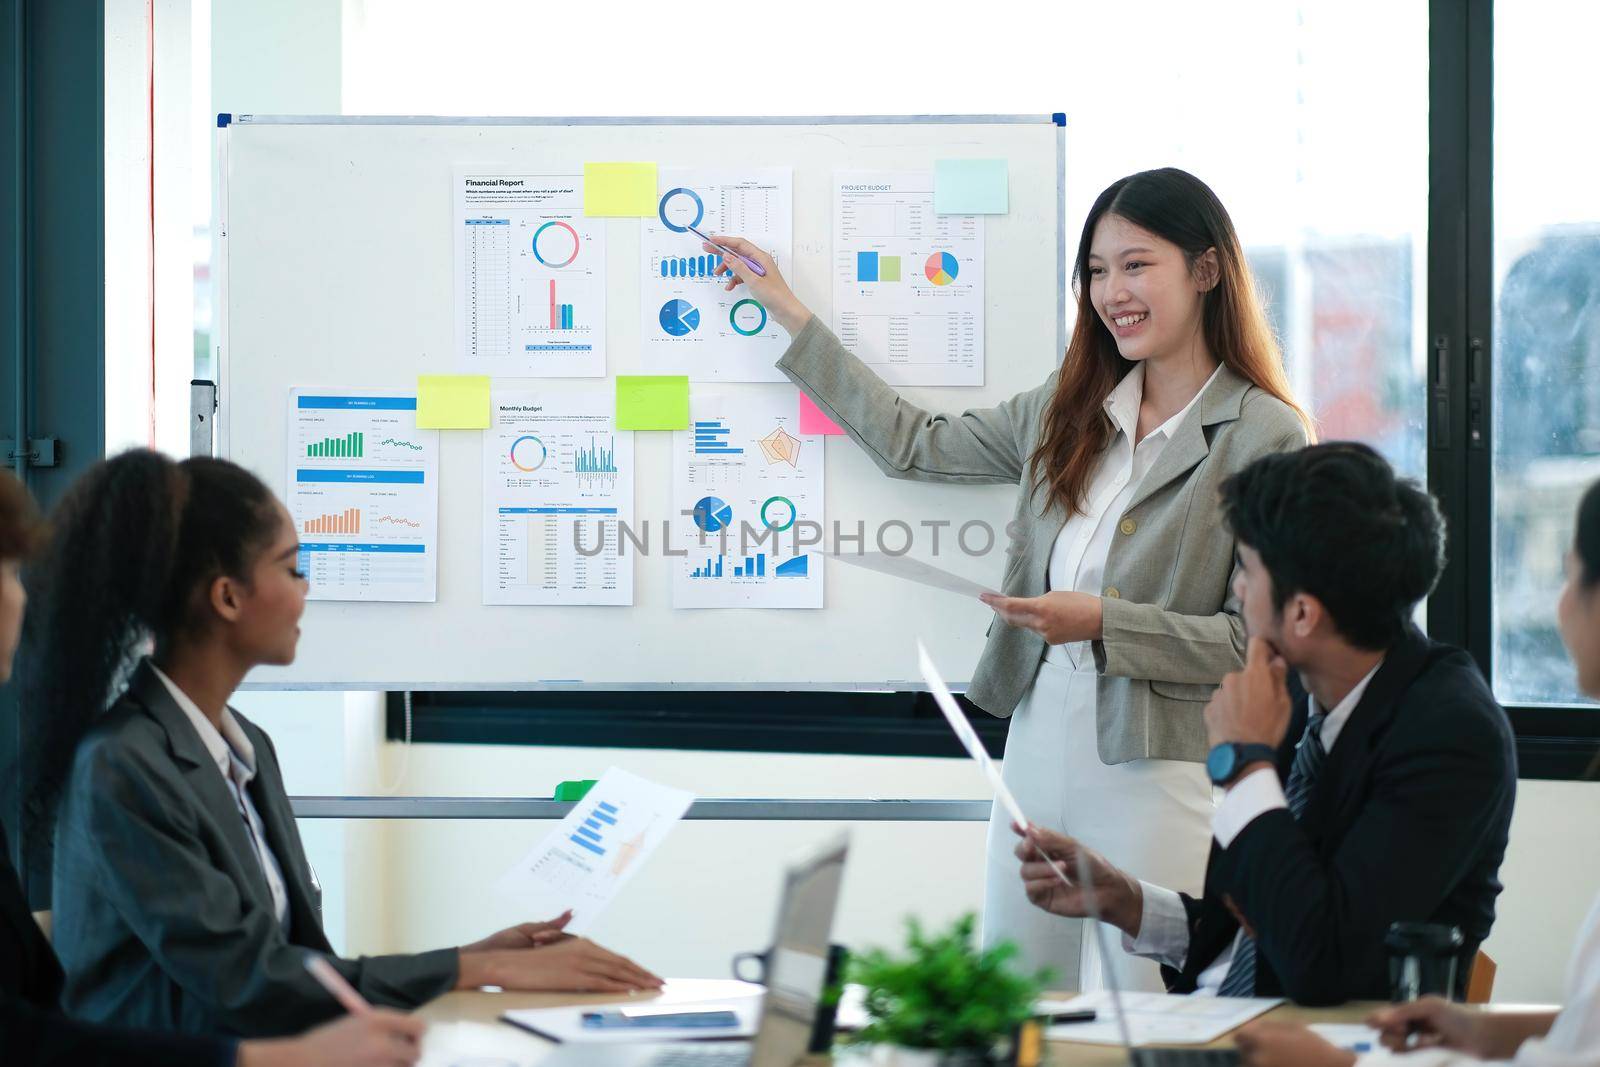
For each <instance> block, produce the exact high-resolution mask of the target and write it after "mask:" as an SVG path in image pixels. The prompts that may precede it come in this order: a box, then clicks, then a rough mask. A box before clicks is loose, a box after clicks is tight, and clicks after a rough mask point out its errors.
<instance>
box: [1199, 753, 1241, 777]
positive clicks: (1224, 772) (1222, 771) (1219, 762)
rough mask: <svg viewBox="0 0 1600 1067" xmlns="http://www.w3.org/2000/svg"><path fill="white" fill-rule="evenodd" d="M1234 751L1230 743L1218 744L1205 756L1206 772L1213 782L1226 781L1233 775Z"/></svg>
mask: <svg viewBox="0 0 1600 1067" xmlns="http://www.w3.org/2000/svg"><path fill="white" fill-rule="evenodd" d="M1235 756H1236V753H1235V752H1234V750H1233V746H1232V745H1218V746H1217V747H1216V748H1214V749H1212V750H1211V754H1210V755H1209V756H1207V757H1206V773H1207V774H1208V775H1210V776H1211V780H1212V781H1213V782H1226V781H1227V780H1228V779H1229V778H1232V777H1233V764H1234V759H1235Z"/></svg>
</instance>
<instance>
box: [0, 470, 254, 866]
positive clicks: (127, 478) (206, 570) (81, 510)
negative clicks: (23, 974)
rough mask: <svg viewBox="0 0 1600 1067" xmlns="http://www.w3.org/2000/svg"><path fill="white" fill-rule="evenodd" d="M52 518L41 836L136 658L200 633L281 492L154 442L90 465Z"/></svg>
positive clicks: (29, 808) (34, 739) (42, 687)
mask: <svg viewBox="0 0 1600 1067" xmlns="http://www.w3.org/2000/svg"><path fill="white" fill-rule="evenodd" d="M52 520H53V521H52V526H53V529H54V534H53V536H52V538H51V540H50V543H49V546H48V548H47V549H46V551H45V553H44V556H43V558H42V559H41V560H40V563H39V565H38V566H37V567H36V568H34V569H33V571H32V573H31V574H30V576H29V578H30V581H29V583H28V584H29V585H30V587H31V588H30V592H31V593H32V594H33V602H34V603H35V604H37V605H38V609H37V610H36V611H34V612H33V613H32V614H31V615H30V616H29V618H28V621H27V625H26V628H25V633H26V639H27V641H28V644H29V647H30V649H32V650H33V652H32V662H31V664H30V668H29V670H28V671H27V672H26V676H25V678H24V679H23V698H22V707H23V713H24V715H25V716H26V717H27V719H28V723H27V728H26V729H25V730H24V731H23V736H24V738H25V739H27V740H28V741H30V742H31V744H30V745H29V749H30V751H28V752H27V753H25V760H26V762H25V763H24V765H25V766H27V767H29V768H30V770H31V771H32V774H33V781H32V784H31V788H29V790H28V791H27V800H26V804H25V814H26V816H27V822H28V825H29V827H30V829H31V831H32V832H31V833H30V834H28V835H27V836H29V837H30V838H31V839H32V840H33V841H34V842H35V844H36V845H41V846H42V845H43V844H44V842H45V841H47V840H48V836H49V835H48V832H47V828H48V827H49V826H50V825H51V823H52V821H53V816H54V810H55V804H56V801H57V799H58V798H59V796H60V793H61V789H62V787H63V786H64V785H65V784H66V778H67V776H68V774H69V773H70V771H71V767H72V758H73V754H74V752H75V751H76V750H77V747H78V743H79V741H81V740H82V738H83V736H84V735H85V733H87V732H88V730H89V729H90V727H91V726H92V725H93V724H94V722H95V720H96V719H97V718H99V717H100V716H101V715H102V714H104V713H105V711H106V710H107V708H109V707H110V705H111V704H112V703H113V702H114V701H115V699H116V698H117V696H118V695H119V694H120V691H121V689H122V686H123V685H124V683H125V682H126V676H127V673H128V670H129V668H131V667H132V666H133V664H134V663H135V662H136V661H137V657H138V655H139V654H141V653H142V652H144V651H146V650H147V649H148V648H149V646H150V643H151V642H154V646H155V648H156V649H161V648H164V647H166V646H167V645H168V644H169V643H170V642H171V641H172V639H173V638H174V637H178V636H183V635H187V634H193V633H197V632H200V631H202V630H203V629H204V628H205V626H206V625H207V622H208V617H207V615H206V614H205V608H206V590H207V589H208V588H209V586H210V584H211V582H212V581H213V580H214V579H216V578H218V577H220V576H222V575H227V576H229V577H232V578H236V579H238V580H240V581H246V582H247V581H248V579H249V575H250V570H251V567H252V566H253V564H254V563H255V561H256V559H257V557H258V556H259V555H260V553H261V552H262V551H263V550H265V549H266V548H267V547H268V546H269V545H270V543H271V541H272V538H273V536H274V535H275V534H276V533H277V529H278V527H277V522H278V517H277V502H276V498H274V497H273V495H272V491H271V490H270V489H268V488H267V487H266V485H264V484H263V483H262V482H261V480H260V479H259V478H257V477H256V476H255V475H253V474H251V473H250V472H249V471H247V470H245V469H244V468H243V467H239V466H236V465H235V464H232V463H229V462H226V461H225V460H220V459H211V458H209V457H196V458H192V459H186V460H183V461H182V462H177V461H175V460H173V459H171V458H169V457H167V456H164V455H161V454H160V453H159V452H152V451H150V450H148V449H133V450H131V451H128V452H124V453H122V454H121V455H119V456H116V457H114V458H112V459H108V460H103V461H102V462H100V463H97V464H95V466H93V467H91V468H90V469H89V470H88V471H87V472H86V473H85V474H84V475H83V476H82V477H81V478H79V479H78V481H77V482H76V483H74V485H73V486H72V488H71V489H69V490H68V491H67V494H66V495H65V496H64V497H63V498H62V499H61V502H60V503H59V504H58V505H57V507H56V508H55V510H54V513H53V515H52ZM41 839H43V840H41Z"/></svg>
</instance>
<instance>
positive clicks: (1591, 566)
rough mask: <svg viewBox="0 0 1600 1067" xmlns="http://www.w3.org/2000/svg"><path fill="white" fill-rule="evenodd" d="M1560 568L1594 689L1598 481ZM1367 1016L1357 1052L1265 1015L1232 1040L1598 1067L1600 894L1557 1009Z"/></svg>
mask: <svg viewBox="0 0 1600 1067" xmlns="http://www.w3.org/2000/svg"><path fill="white" fill-rule="evenodd" d="M1566 566H1567V580H1566V584H1565V585H1564V586H1563V587H1562V589H1561V599H1560V601H1559V602H1558V603H1557V606H1556V619H1557V623H1558V624H1559V626H1560V629H1561V639H1562V641H1563V642H1565V644H1566V646H1567V651H1568V652H1569V653H1570V654H1571V656H1572V660H1573V663H1574V665H1575V666H1576V667H1577V672H1578V688H1579V689H1581V690H1582V691H1583V692H1584V693H1585V694H1587V695H1588V696H1591V697H1600V482H1597V483H1595V484H1594V485H1591V486H1590V487H1589V489H1588V491H1587V492H1585V493H1584V494H1583V500H1582V501H1581V502H1580V503H1579V505H1578V529H1577V533H1576V534H1575V536H1574V537H1573V543H1572V548H1571V550H1570V551H1569V552H1568V553H1567V565H1566ZM1368 1024H1369V1025H1370V1026H1373V1027H1375V1028H1376V1029H1378V1030H1379V1031H1381V1032H1382V1034H1383V1044H1384V1046H1385V1050H1384V1051H1380V1052H1371V1053H1366V1054H1363V1055H1361V1056H1357V1055H1356V1054H1355V1053H1354V1052H1348V1051H1345V1050H1344V1049H1339V1048H1335V1047H1334V1046H1332V1045H1330V1044H1329V1043H1328V1042H1326V1041H1324V1040H1322V1038H1320V1037H1318V1036H1317V1035H1316V1034H1314V1033H1312V1032H1311V1031H1310V1030H1308V1029H1306V1028H1305V1027H1303V1026H1298V1025H1294V1024H1290V1023H1273V1022H1269V1021H1262V1022H1259V1023H1256V1024H1254V1025H1252V1026H1248V1027H1246V1028H1245V1029H1243V1030H1241V1031H1240V1032H1239V1037H1238V1042H1239V1048H1240V1050H1241V1051H1242V1052H1243V1054H1244V1062H1245V1063H1246V1064H1248V1065H1250V1067H1355V1065H1359V1067H1474V1065H1482V1064H1486V1063H1509V1064H1514V1065H1516V1067H1600V897H1597V898H1596V899H1595V903H1594V905H1593V906H1592V907H1591V908H1590V909H1589V915H1588V918H1586V919H1585V920H1584V922H1583V928H1582V930H1580V931H1579V932H1578V938H1577V942H1576V943H1575V944H1574V945H1573V949H1572V959H1571V961H1570V963H1569V964H1568V967H1567V995H1566V1003H1565V1005H1564V1006H1563V1007H1562V1009H1561V1010H1560V1011H1558V1012H1552V1011H1506V1012H1498V1011H1497V1012H1493V1013H1487V1012H1481V1011H1476V1010H1474V1009H1472V1008H1469V1007H1462V1006H1460V1005H1457V1004H1451V1003H1449V1002H1447V1001H1444V1000H1441V999H1439V998H1438V997H1425V998H1423V999H1422V1000H1418V1001H1415V1002H1413V1003H1410V1004H1397V1005H1395V1006H1394V1007H1392V1008H1386V1009H1384V1010H1382V1011H1379V1012H1377V1013H1375V1014H1374V1015H1373V1016H1372V1018H1371V1019H1369V1020H1368ZM1407 1049H1410V1051H1405V1050H1407Z"/></svg>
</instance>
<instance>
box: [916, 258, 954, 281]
mask: <svg viewBox="0 0 1600 1067" xmlns="http://www.w3.org/2000/svg"><path fill="white" fill-rule="evenodd" d="M922 272H923V273H924V274H926V275H927V276H928V280H929V281H930V282H932V283H933V284H934V285H949V284H950V283H951V282H953V281H955V280H956V275H957V274H960V273H961V264H959V263H957V262H956V257H955V256H952V255H951V254H950V253H949V252H935V253H934V254H933V255H931V256H929V257H928V262H927V263H926V264H925V265H924V266H923V268H922Z"/></svg>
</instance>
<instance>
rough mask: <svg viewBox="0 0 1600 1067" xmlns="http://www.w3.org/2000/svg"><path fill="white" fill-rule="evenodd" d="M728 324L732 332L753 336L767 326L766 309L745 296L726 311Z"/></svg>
mask: <svg viewBox="0 0 1600 1067" xmlns="http://www.w3.org/2000/svg"><path fill="white" fill-rule="evenodd" d="M728 324H729V325H730V326H732V327H733V332H734V333H737V334H741V335H742V336H745V337H754V336H755V335H756V334H758V333H760V332H761V331H762V330H764V329H766V328H767V309H766V308H764V307H762V306H761V304H760V303H758V302H757V301H755V300H751V299H750V298H748V297H746V298H745V299H743V300H741V301H739V302H738V303H737V304H735V305H733V307H732V308H731V309H730V310H729V311H728Z"/></svg>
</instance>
